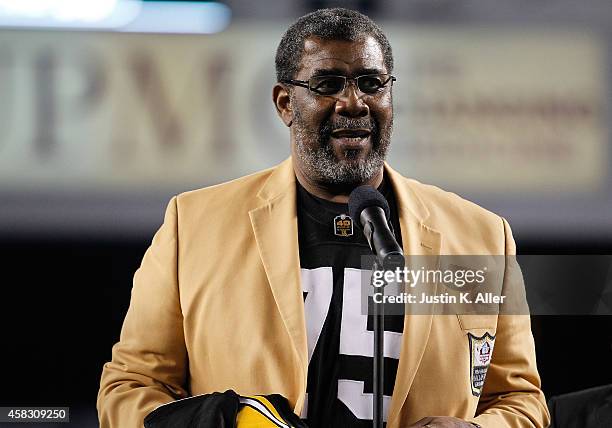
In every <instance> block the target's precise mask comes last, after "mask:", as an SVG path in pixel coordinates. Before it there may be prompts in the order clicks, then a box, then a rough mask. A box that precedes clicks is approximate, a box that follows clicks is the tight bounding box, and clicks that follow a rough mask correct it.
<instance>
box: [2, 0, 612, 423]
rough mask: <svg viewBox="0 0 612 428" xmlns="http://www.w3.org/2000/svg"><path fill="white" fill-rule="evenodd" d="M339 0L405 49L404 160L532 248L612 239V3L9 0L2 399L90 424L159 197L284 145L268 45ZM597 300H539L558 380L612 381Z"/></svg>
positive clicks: (399, 62) (610, 243) (263, 158)
mask: <svg viewBox="0 0 612 428" xmlns="http://www.w3.org/2000/svg"><path fill="white" fill-rule="evenodd" d="M332 6H343V7H349V8H353V9H357V10H360V11H362V12H364V13H366V14H368V15H369V16H371V17H372V18H373V19H374V20H376V21H377V22H378V23H379V24H380V25H381V27H382V28H383V30H384V31H385V33H386V34H387V35H388V37H389V39H390V41H391V44H392V46H393V50H394V56H395V64H396V66H395V70H394V74H395V75H396V76H397V78H398V81H397V83H396V85H395V86H394V88H393V91H394V102H395V131H394V137H393V144H392V151H391V155H390V158H389V162H390V164H391V165H392V166H393V167H394V168H395V169H397V170H399V171H400V172H402V173H403V174H404V175H406V176H410V177H413V178H416V179H418V180H420V181H424V182H427V183H430V184H435V185H438V186H440V187H443V188H445V189H447V190H450V191H453V192H456V193H458V194H460V195H461V196H463V197H465V198H467V199H470V200H472V201H474V202H476V203H478V204H480V205H483V206H484V207H486V208H488V209H490V210H492V211H495V212H497V213H498V214H500V215H502V216H504V217H506V218H507V219H508V220H509V222H510V224H511V225H512V227H513V231H514V235H515V239H516V241H517V245H518V249H519V252H520V253H521V254H524V255H534V254H536V255H537V254H547V255H558V254H581V255H605V254H612V162H611V161H612V157H611V147H612V144H611V143H612V142H611V138H610V124H611V123H612V121H611V119H612V116H611V115H612V112H611V109H610V101H611V100H612V92H611V82H612V79H611V78H612V68H611V58H612V55H611V54H612V2H610V1H609V0H590V1H582V2H577V1H575V0H539V1H533V0H513V1H501V0H499V1H491V0H408V1H407V0H379V1H377V0H353V1H350V0H346V1H323V0H317V1H315V0H310V1H308V0H301V1H285V0H258V1H224V2H195V1H189V2H185V1H139V0H88V1H86V2H78V1H70V0H55V1H44V0H0V257H1V258H0V260H1V265H0V266H1V268H2V271H3V272H5V274H4V275H3V277H2V295H1V297H0V317H1V321H2V324H1V325H2V326H3V327H2V328H3V335H2V337H3V342H2V345H1V349H2V352H1V353H0V359H1V362H2V365H1V367H2V369H1V370H2V374H1V375H0V379H1V381H0V382H1V383H2V386H3V388H0V406H12V405H20V406H36V405H46V406H50V405H55V406H70V407H71V421H72V422H71V423H70V426H75V427H77V426H78V427H87V428H88V427H95V426H97V418H96V411H95V398H96V394H97V389H98V381H99V375H100V372H101V367H102V364H103V363H104V362H105V361H107V360H108V359H109V358H110V350H111V347H112V345H113V344H114V343H115V342H116V341H117V340H118V338H119V331H120V328H121V322H122V320H123V317H124V315H125V312H126V310H127V307H128V304H129V297H130V289H131V281H132V275H133V273H134V271H135V270H136V269H137V268H138V266H139V264H140V260H141V258H142V256H143V254H144V251H145V250H146V248H147V246H148V245H149V243H150V241H151V238H152V236H153V234H154V233H155V231H156V229H157V228H158V227H159V225H160V224H161V221H162V219H163V213H164V208H165V206H166V203H167V202H168V200H169V198H170V197H171V196H172V195H174V194H176V193H179V192H183V191H186V190H190V189H195V188H198V187H202V186H207V185H211V184H216V183H220V182H222V181H225V180H229V179H232V178H236V177H238V176H241V175H244V174H248V173H251V172H254V171H257V170H260V169H262V168H267V167H270V166H273V165H274V164H276V163H278V162H279V161H281V160H283V159H284V158H286V157H287V156H288V155H289V138H288V132H287V130H286V128H285V127H284V126H283V125H282V124H281V122H280V121H279V120H278V118H277V116H276V112H275V110H274V107H273V104H272V102H271V87H272V85H273V84H274V83H275V73H274V54H275V50H276V46H277V44H278V42H279V41H280V38H281V36H282V34H283V33H284V31H285V30H286V28H287V27H288V25H289V24H290V23H291V22H293V21H294V20H295V19H297V18H298V17H299V16H301V15H303V14H305V13H307V12H309V11H312V10H315V9H317V8H321V7H332ZM582 260H588V258H586V259H582ZM583 268H584V266H583ZM597 269H598V271H597V272H598V275H599V276H597V275H594V276H592V277H589V278H587V279H583V280H584V281H601V282H602V283H605V282H607V283H608V284H612V271H611V270H610V269H609V264H607V265H605V266H603V267H602V266H598V268H597ZM587 270H588V266H587ZM595 276H597V278H595ZM585 285H588V284H583V283H581V281H580V280H578V281H577V282H576V283H575V287H576V288H577V289H578V290H579V289H581V287H584V286H585ZM608 297H609V298H610V299H612V295H610V294H608ZM609 303H610V308H612V300H610V302H609ZM595 313H596V312H595V311H592V312H591V311H590V310H589V309H588V308H587V309H586V310H584V311H583V312H582V313H581V314H579V315H576V314H574V315H571V316H570V315H564V316H562V315H557V316H534V317H533V328H534V335H535V338H536V346H537V351H538V361H539V368H540V373H541V376H542V380H543V389H544V391H545V393H546V394H547V395H548V396H553V395H557V394H561V393H565V392H570V391H576V390H579V389H584V388H588V387H592V386H597V385H604V384H611V383H612V364H611V363H612V348H611V345H612V317H611V316H605V315H594V314H595ZM44 426H47V427H48V426H50V425H49V424H46V425H44ZM62 426H66V424H63V425H62Z"/></svg>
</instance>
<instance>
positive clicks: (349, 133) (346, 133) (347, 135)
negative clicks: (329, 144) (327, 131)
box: [331, 128, 371, 139]
mask: <svg viewBox="0 0 612 428" xmlns="http://www.w3.org/2000/svg"><path fill="white" fill-rule="evenodd" d="M370 133H371V132H370V130H369V129H365V128H359V129H346V128H340V129H334V130H333V131H332V133H331V136H332V138H336V139H362V138H366V137H369V136H370Z"/></svg>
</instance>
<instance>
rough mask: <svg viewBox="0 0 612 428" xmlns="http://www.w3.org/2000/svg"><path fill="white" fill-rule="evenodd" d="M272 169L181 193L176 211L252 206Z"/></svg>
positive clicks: (233, 208)
mask: <svg viewBox="0 0 612 428" xmlns="http://www.w3.org/2000/svg"><path fill="white" fill-rule="evenodd" d="M274 169H275V168H274V167H272V168H268V169H265V170H262V171H258V172H255V173H253V174H249V175H246V176H244V177H240V178H236V179H234V180H231V181H227V182H224V183H220V184H215V185H213V186H208V187H203V188H200V189H195V190H190V191H187V192H183V193H181V194H179V195H177V207H178V210H179V212H180V211H183V212H185V211H192V210H197V211H201V210H203V209H214V210H224V209H227V208H232V210H236V209H237V208H238V207H240V206H241V205H242V206H245V208H247V207H249V206H251V205H253V203H254V201H255V200H256V199H257V193H258V192H259V190H260V189H261V188H262V186H263V185H264V184H265V182H266V180H267V179H268V177H269V176H270V174H271V173H272V172H273V171H274ZM248 209H250V208H248Z"/></svg>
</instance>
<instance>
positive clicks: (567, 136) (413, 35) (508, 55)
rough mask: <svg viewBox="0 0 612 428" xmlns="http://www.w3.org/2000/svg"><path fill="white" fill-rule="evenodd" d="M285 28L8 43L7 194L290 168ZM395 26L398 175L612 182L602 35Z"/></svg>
mask: <svg viewBox="0 0 612 428" xmlns="http://www.w3.org/2000/svg"><path fill="white" fill-rule="evenodd" d="M285 27H286V25H285V24H284V23H283V24H282V25H278V24H275V25H274V26H264V25H246V24H240V23H237V24H235V25H234V26H233V27H232V28H231V29H230V30H228V31H226V32H224V33H221V34H217V35H213V36H152V35H135V34H134V35H126V34H107V33H66V32H17V31H14V32H8V31H7V32H1V33H0V99H1V100H2V101H1V103H0V191H16V190H17V191H27V189H32V190H36V191H41V190H42V191H45V190H49V191H54V190H59V189H61V190H62V191H71V190H80V191H82V190H88V191H89V190H91V191H101V192H105V193H109V192H110V193H113V192H117V193H126V192H127V193H128V194H129V193H130V192H135V191H141V190H155V189H188V188H193V187H199V186H203V185H207V184H213V183H217V182H220V181H223V180H226V179H229V178H233V177H236V176H239V175H243V174H246V173H249V172H252V171H255V170H258V169H261V168H263V167H267V166H270V165H272V164H274V163H275V162H277V161H279V160H281V159H283V158H285V157H286V156H287V155H288V154H289V147H288V146H289V142H288V141H289V139H288V132H287V130H286V129H285V128H284V127H283V125H282V124H281V122H280V121H279V120H278V118H277V117H276V112H275V110H274V108H273V104H272V101H271V87H272V85H273V84H274V82H275V76H274V67H273V64H274V51H275V48H276V45H277V44H278V41H279V39H280V37H281V35H282V32H283V31H284V28H285ZM385 28H386V29H387V30H388V33H389V35H390V38H391V42H392V44H393V46H394V54H395V62H396V69H395V71H394V73H395V74H396V75H397V77H398V82H397V84H396V86H394V88H393V91H394V102H395V132H394V139H393V149H392V158H391V164H392V165H393V166H394V167H396V168H397V169H399V170H400V171H402V172H403V173H404V174H406V175H409V176H413V177H416V178H419V179H422V180H423V181H427V182H433V183H435V184H439V185H442V186H445V185H448V184H452V185H453V186H454V187H455V188H457V187H459V188H462V189H465V190H466V191H492V192H496V191H501V190H514V191H518V192H535V193H537V192H540V191H547V190H548V189H550V187H551V186H555V187H557V188H561V189H563V190H567V191H581V192H582V191H593V190H597V189H598V188H599V187H600V186H602V183H604V179H605V176H606V173H607V171H606V156H605V154H606V144H607V138H608V136H607V129H606V125H605V114H604V112H603V111H602V106H603V105H604V101H605V100H604V99H603V98H602V96H603V94H606V90H605V85H604V82H605V80H606V79H605V77H604V70H605V67H604V60H603V54H602V48H601V47H600V44H599V42H598V40H597V38H595V37H592V36H588V35H584V34H581V33H566V32H559V31H549V32H533V33H529V32H525V31H524V30H520V31H516V32H511V31H507V32H504V33H500V32H494V31H493V30H487V31H486V32H485V31H475V30H461V29H454V30H446V31H440V30H439V29H438V30H436V31H432V30H427V29H412V30H411V31H407V30H405V29H402V28H399V27H393V26H391V27H385Z"/></svg>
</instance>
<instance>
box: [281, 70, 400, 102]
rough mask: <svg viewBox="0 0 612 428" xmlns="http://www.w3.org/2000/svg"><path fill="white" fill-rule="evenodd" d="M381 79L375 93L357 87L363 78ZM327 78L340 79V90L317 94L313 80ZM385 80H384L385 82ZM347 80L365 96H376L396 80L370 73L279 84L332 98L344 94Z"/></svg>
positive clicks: (318, 77)
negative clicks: (341, 81)
mask: <svg viewBox="0 0 612 428" xmlns="http://www.w3.org/2000/svg"><path fill="white" fill-rule="evenodd" d="M374 76H376V77H381V76H382V77H383V79H381V80H382V81H383V84H382V86H381V87H380V88H378V89H376V90H375V91H364V90H363V89H361V88H360V87H359V80H360V79H362V78H364V77H374ZM328 77H337V78H341V79H343V80H344V84H343V85H342V88H341V89H340V90H339V91H337V92H334V93H331V94H328V93H321V92H318V91H317V89H316V88H315V87H314V82H315V79H324V78H328ZM385 79H386V80H385ZM349 80H353V81H354V82H355V86H356V88H357V89H359V91H360V92H361V93H363V94H366V95H376V94H379V93H381V92H382V91H383V90H384V89H386V88H387V87H391V86H393V82H395V81H397V78H396V77H395V76H393V75H392V74H388V73H370V74H362V75H361V76H356V77H346V76H340V75H321V76H313V77H311V78H310V79H308V80H295V79H286V80H281V83H285V84H287V85H294V86H300V87H302V88H306V89H308V90H309V91H310V92H312V93H314V94H316V95H321V96H334V95H338V94H341V93H342V92H344V90H345V89H346V84H347V82H348V81H349Z"/></svg>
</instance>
